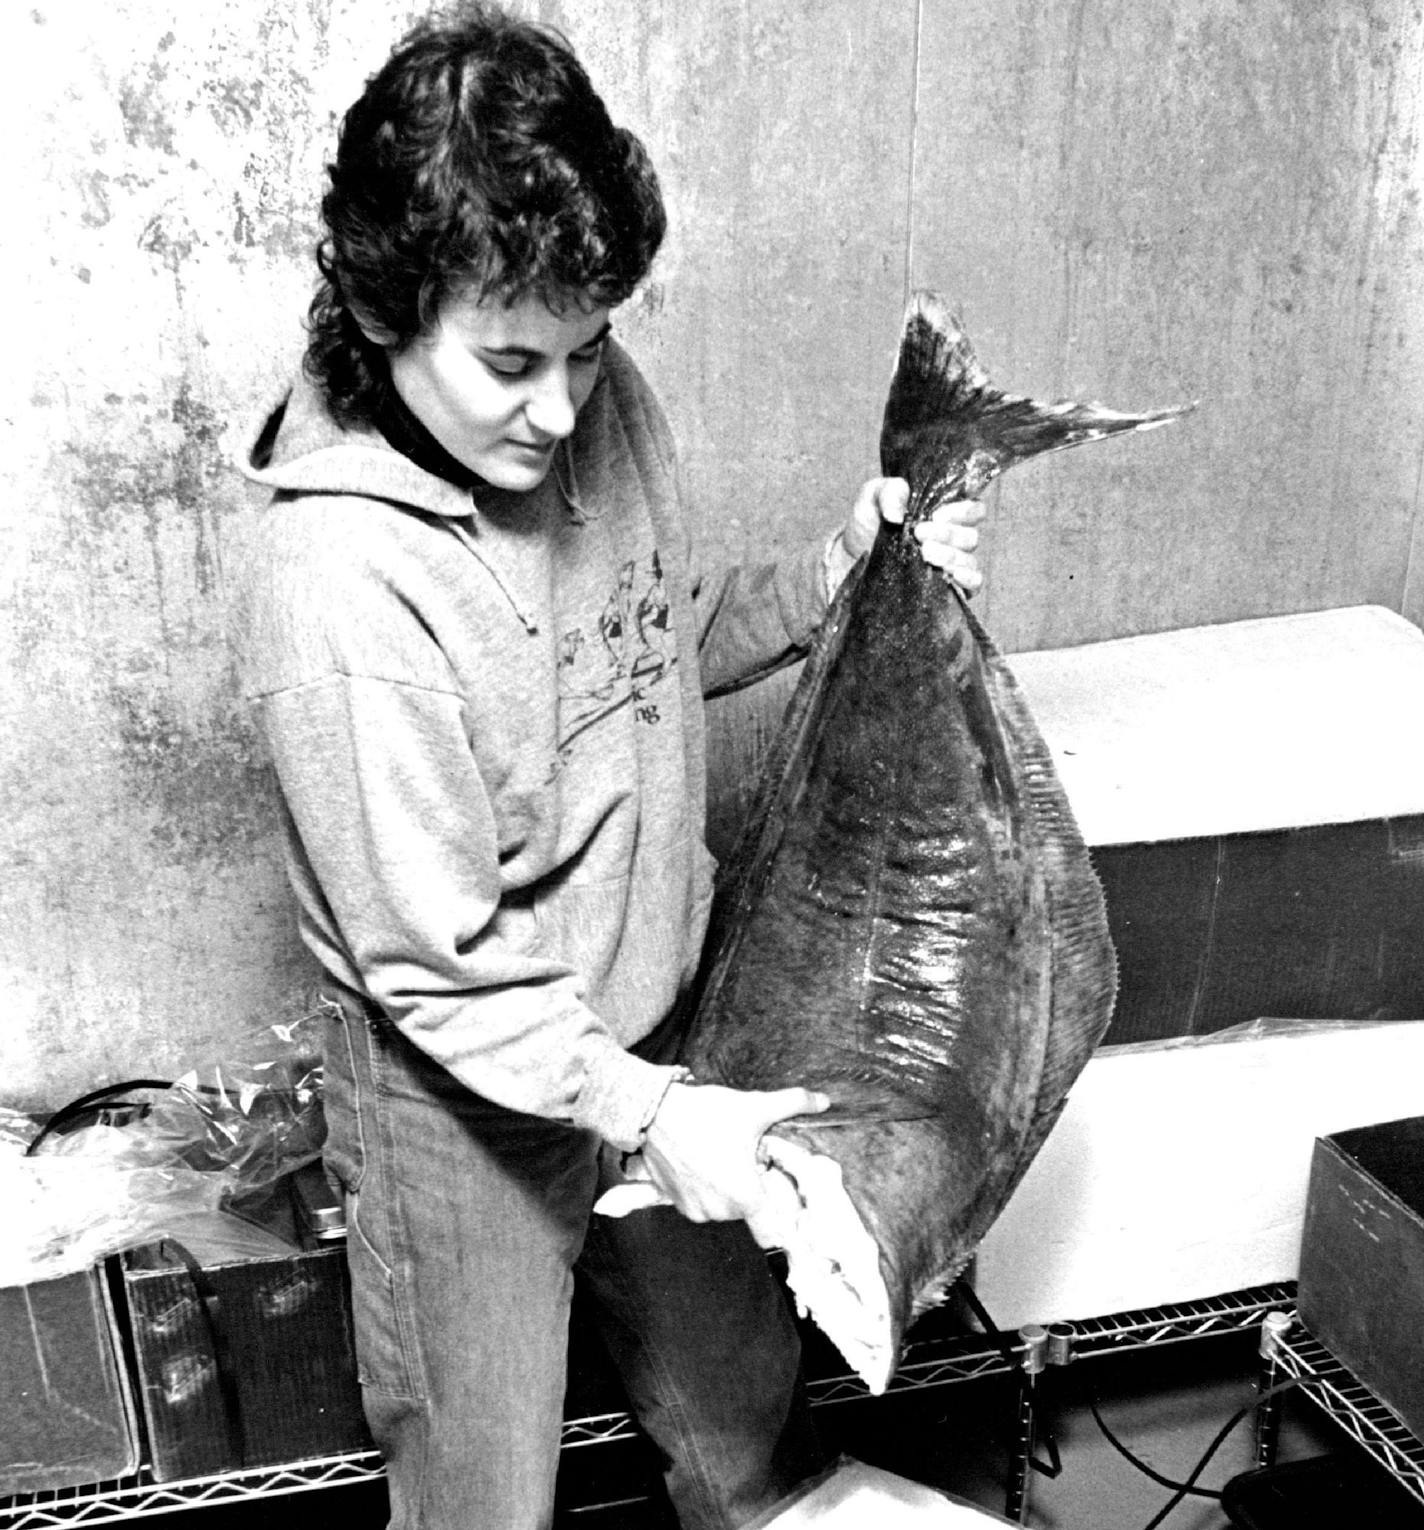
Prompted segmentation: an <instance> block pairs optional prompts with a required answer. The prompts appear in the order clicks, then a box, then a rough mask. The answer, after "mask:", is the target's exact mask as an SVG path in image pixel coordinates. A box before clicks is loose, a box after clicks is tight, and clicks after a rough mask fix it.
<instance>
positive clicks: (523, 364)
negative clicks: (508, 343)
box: [485, 356, 529, 377]
mask: <svg viewBox="0 0 1424 1530" xmlns="http://www.w3.org/2000/svg"><path fill="white" fill-rule="evenodd" d="M485 365H486V366H487V367H488V368H489V369H490V371H491V372H493V373H494V374H495V376H496V377H523V376H524V374H525V373H526V372H527V371H528V370H529V363H528V362H527V361H524V360H522V359H521V358H520V357H518V356H486V357H485Z"/></svg>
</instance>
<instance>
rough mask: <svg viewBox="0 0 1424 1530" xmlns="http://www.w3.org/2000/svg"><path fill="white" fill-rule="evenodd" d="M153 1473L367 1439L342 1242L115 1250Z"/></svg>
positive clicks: (268, 1461)
mask: <svg viewBox="0 0 1424 1530" xmlns="http://www.w3.org/2000/svg"><path fill="white" fill-rule="evenodd" d="M123 1266H124V1271H123V1280H124V1290H125V1296H126V1301H127V1305H128V1311H129V1316H130V1321H131V1324H132V1329H133V1344H134V1353H135V1359H136V1363H137V1370H138V1379H139V1387H140V1397H141V1401H142V1406H143V1418H144V1424H145V1427H146V1429H147V1433H148V1446H149V1454H150V1458H151V1463H152V1469H153V1475H154V1479H155V1480H156V1481H159V1482H170V1481H173V1480H174V1479H176V1478H180V1477H191V1476H203V1475H207V1474H209V1473H212V1472H219V1471H228V1470H232V1469H235V1468H237V1467H243V1466H248V1467H252V1466H270V1465H277V1464H281V1463H284V1462H292V1461H303V1460H311V1459H314V1458H318V1457H322V1456H331V1455H339V1454H343V1453H346V1452H350V1451H359V1450H367V1449H370V1448H371V1439H370V1435H369V1434H368V1432H367V1430H366V1423H365V1416H364V1414H363V1413H362V1409H361V1396H360V1388H359V1385H358V1382H357V1379H356V1360H355V1348H354V1343H353V1339H352V1333H351V1303H350V1295H349V1289H348V1285H347V1276H346V1255H345V1250H344V1249H343V1248H340V1247H332V1248H326V1249H320V1250H317V1251H313V1252H306V1253H293V1254H290V1255H285V1256H281V1257H274V1258H266V1259H255V1260H246V1261H243V1262H241V1263H231V1264H220V1265H215V1266H213V1267H211V1268H207V1269H204V1270H202V1271H201V1272H200V1276H199V1278H197V1279H195V1277H194V1275H193V1274H192V1273H191V1272H190V1271H189V1269H188V1268H187V1267H186V1266H184V1265H183V1264H182V1263H180V1262H178V1261H177V1260H176V1259H175V1258H174V1257H173V1256H172V1255H171V1254H170V1253H165V1246H164V1245H161V1244H158V1245H153V1246H151V1247H149V1248H145V1249H140V1250H136V1251H133V1252H131V1253H129V1254H126V1255H124V1257H123Z"/></svg>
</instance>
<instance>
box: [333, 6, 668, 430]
mask: <svg viewBox="0 0 1424 1530" xmlns="http://www.w3.org/2000/svg"><path fill="white" fill-rule="evenodd" d="M328 174H329V177H330V187H329V189H328V191H327V193H326V195H325V197H324V198H323V199H322V208H321V210H322V219H323V222H324V224H325V227H326V237H325V238H324V239H323V240H322V242H321V244H320V245H319V246H318V249H317V265H318V267H319V268H320V271H321V282H320V284H319V286H318V289H317V293H316V297H315V298H314V299H313V301H312V305H311V312H310V316H309V325H308V331H309V339H308V344H307V353H306V370H307V372H308V374H309V375H310V376H311V377H312V379H313V380H314V381H315V382H316V383H317V384H318V385H319V386H320V387H321V389H322V391H323V393H324V394H325V397H326V401H327V406H328V408H329V409H330V410H331V412H332V414H333V415H334V416H335V417H336V418H337V419H338V420H340V421H341V422H342V423H343V424H347V425H351V424H357V423H361V422H368V421H370V420H372V419H373V418H374V417H375V416H376V415H377V413H378V412H379V410H380V408H381V404H382V400H383V398H384V397H385V390H386V388H387V387H388V378H389V367H388V364H387V358H386V349H387V347H390V348H394V349H397V350H399V349H400V348H401V347H403V346H406V345H409V344H410V343H411V342H412V341H413V340H414V339H416V338H417V336H419V335H421V334H423V333H425V332H426V331H428V330H429V328H430V327H431V325H432V324H433V323H434V320H435V317H436V315H437V313H438V312H439V309H440V306H441V304H442V303H443V302H444V301H445V300H446V298H448V297H449V296H451V294H452V293H455V292H460V293H464V292H467V291H475V292H477V293H478V295H479V297H480V299H481V300H484V299H487V298H489V297H498V298H499V299H501V300H502V301H504V302H517V301H519V300H520V299H522V298H524V297H526V296H528V295H530V294H537V295H538V296H540V297H541V298H543V300H544V301H545V302H546V303H548V304H549V306H550V308H551V309H553V310H554V311H555V312H563V311H564V308H565V307H566V306H567V305H568V304H569V303H570V302H575V303H580V304H585V305H591V306H601V305H607V306H609V307H612V306H613V305H615V304H617V303H620V302H622V301H623V300H624V299H625V298H627V297H628V296H629V295H630V294H631V293H632V291H633V289H634V288H635V287H636V286H637V284H638V283H639V282H640V281H641V280H642V279H643V277H644V276H645V275H646V274H647V272H648V269H649V267H650V266H651V265H652V262H653V257H654V256H655V255H656V254H657V250H658V246H659V245H660V244H661V243H662V238H663V233H664V230H665V228H666V223H667V220H666V216H665V214H664V211H663V203H662V196H661V194H660V192H659V189H658V181H657V176H656V174H655V173H654V171H653V167H652V164H651V162H650V160H649V158H648V155H647V152H646V150H645V149H644V148H643V145H642V144H641V143H640V142H639V141H638V139H637V138H635V137H634V136H633V134H632V133H630V132H628V131H627V130H626V129H624V128H619V127H615V126H614V125H613V123H612V121H611V120H610V119H609V116H608V112H607V109H606V108H605V107H604V105H603V102H602V101H601V100H600V99H599V97H598V95H597V93H596V92H595V91H594V88H593V86H592V84H591V83H590V81H589V78H588V75H587V74H586V73H585V72H584V69H583V66H582V65H581V64H580V63H579V62H578V60H577V59H576V58H575V57H574V54H573V50H572V49H571V48H570V46H569V44H568V42H567V40H566V39H565V38H564V37H563V36H562V35H561V34H560V33H558V32H556V31H554V30H553V29H552V28H548V27H544V26H539V25H535V24H533V23H529V22H525V21H521V20H518V19H516V18H514V17H512V16H508V15H506V14H505V13H504V12H503V11H500V10H498V9H497V8H496V7H494V6H492V5H488V4H485V3H483V0H466V3H462V4H458V5H456V6H455V7H453V8H452V9H450V10H449V11H446V12H444V13H442V14H437V15H435V16H432V17H430V18H427V19H426V20H425V21H422V22H421V23H419V24H418V25H417V26H416V27H414V28H413V29H412V30H411V31H410V32H409V33H408V34H407V35H406V37H405V38H404V39H403V40H402V41H401V42H400V43H399V45H398V46H397V47H396V50H395V52H394V53H392V55H391V57H390V59H389V60H388V61H387V62H386V64H385V66H384V67H383V68H382V69H381V70H380V71H379V73H377V74H375V75H374V76H372V78H371V79H370V80H368V81H367V84H366V89H365V91H364V92H363V93H362V95H361V97H360V99H359V100H358V101H356V102H355V104H354V105H353V106H352V107H351V109H350V110H349V111H348V112H347V113H346V116H345V118H344V119H343V121H342V124H341V132H340V136H339V139H338V143H337V152H336V162H335V164H333V165H330V166H329V167H328ZM358 314H359V315H360V319H361V322H360V323H358V322H357V315H358ZM363 324H364V326H365V328H366V329H367V330H371V331H374V332H375V333H376V334H377V335H379V336H380V338H381V340H382V341H383V342H385V344H376V343H375V342H374V341H372V340H370V339H368V338H367V335H366V334H365V333H363V330H362V325H363Z"/></svg>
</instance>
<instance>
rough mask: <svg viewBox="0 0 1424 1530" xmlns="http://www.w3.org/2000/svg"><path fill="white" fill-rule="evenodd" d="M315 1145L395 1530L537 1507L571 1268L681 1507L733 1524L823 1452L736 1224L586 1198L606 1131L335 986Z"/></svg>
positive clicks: (721, 1525)
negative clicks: (421, 1040)
mask: <svg viewBox="0 0 1424 1530" xmlns="http://www.w3.org/2000/svg"><path fill="white" fill-rule="evenodd" d="M325 1053H326V1069H325V1091H326V1111H327V1123H328V1137H327V1143H326V1149H325V1154H326V1162H327V1167H328V1169H329V1170H330V1171H331V1172H332V1173H333V1174H334V1175H335V1177H336V1178H337V1179H338V1180H339V1181H340V1182H341V1185H342V1188H343V1189H344V1191H345V1192H346V1196H347V1216H348V1229H349V1230H348V1235H347V1250H348V1256H349V1261H350V1269H351V1287H352V1304H353V1311H354V1315H355V1325H356V1349H357V1357H358V1363H359V1367H360V1376H361V1384H362V1392H363V1397H364V1400H365V1407H366V1413H367V1418H368V1420H369V1423H370V1426H371V1431H372V1434H373V1435H374V1436H375V1439H376V1442H377V1444H378V1445H379V1446H380V1448H381V1450H382V1452H383V1454H384V1456H385V1460H386V1468H387V1474H388V1481H389V1486H390V1493H391V1526H392V1530H457V1527H458V1530H545V1527H547V1526H548V1525H549V1524H550V1522H551V1519H552V1515H553V1499H554V1478H555V1472H556V1469H557V1464H558V1452H559V1434H560V1426H561V1423H562V1418H563V1399H564V1383H565V1377H566V1369H567V1340H568V1318H569V1304H570V1299H571V1297H572V1293H573V1284H574V1278H575V1275H577V1277H578V1279H579V1281H580V1282H581V1285H582V1286H583V1287H584V1288H585V1289H586V1290H587V1293H588V1295H589V1297H590V1298H591V1300H590V1302H589V1303H588V1306H589V1308H590V1311H591V1312H593V1313H595V1314H596V1315H597V1321H598V1324H599V1329H600V1333H601V1335H602V1338H603V1340H604V1343H605V1346H606V1348H607V1349H608V1352H609V1354H610V1355H611V1357H612V1358H613V1361H614V1364H615V1366H616V1368H617V1369H618V1371H619V1374H620V1378H621V1380H622V1382H623V1385H624V1389H625V1390H626V1392H627V1394H628V1397H629V1400H630V1402H631V1404H632V1407H633V1411H634V1414H635V1415H636V1417H637V1419H638V1421H639V1423H640V1424H641V1426H642V1427H643V1429H644V1431H645V1433H646V1434H647V1435H648V1436H649V1437H650V1438H651V1439H652V1440H653V1441H654V1443H655V1444H656V1445H657V1446H658V1448H659V1450H660V1451H661V1453H662V1455H663V1458H664V1461H665V1474H666V1482H667V1488H668V1493H669V1496H670V1498H671V1500H672V1502H673V1505H674V1507H675V1508H676V1510H677V1513H678V1517H679V1520H680V1521H681V1524H682V1525H683V1527H684V1530H733V1527H735V1526H739V1525H742V1524H744V1523H745V1522H746V1521H747V1520H749V1519H751V1518H752V1517H754V1516H755V1515H756V1514H758V1513H760V1512H761V1511H762V1510H764V1509H765V1508H767V1507H769V1506H770V1505H771V1504H773V1503H775V1502H776V1501H777V1500H778V1499H780V1498H782V1497H783V1496H785V1494H787V1493H788V1492H790V1491H791V1490H792V1488H794V1487H795V1486H796V1485H797V1483H799V1482H800V1481H801V1480H803V1479H804V1478H805V1477H807V1476H810V1475H812V1474H813V1473H815V1472H817V1471H819V1470H821V1469H822V1468H823V1467H824V1465H825V1464H826V1458H825V1457H824V1455H823V1453H822V1451H821V1448H820V1446H819V1444H818V1442H817V1440H816V1437H815V1432H814V1429H813V1426H812V1424H811V1420H810V1413H809V1408H808V1407H807V1404H806V1400H805V1395H804V1391H803V1389H802V1386H801V1378H800V1352H799V1343H798V1340H797V1336H796V1330H795V1325H794V1323H793V1322H792V1321H791V1318H790V1314H789V1312H788V1311H787V1307H786V1302H785V1298H784V1296H783V1295H782V1292H781V1290H780V1288H779V1287H778V1286H777V1285H776V1283H775V1281H774V1280H773V1279H772V1277H771V1274H770V1272H769V1270H768V1269H767V1265H766V1259H765V1256H764V1255H763V1254H762V1252H761V1250H760V1249H758V1248H757V1247H756V1245H755V1244H754V1243H753V1242H752V1240H751V1237H750V1235H749V1234H748V1233H747V1231H746V1227H745V1225H744V1224H742V1223H740V1222H736V1223H702V1224H698V1223H693V1222H689V1221H687V1220H686V1219H685V1218H683V1217H682V1216H680V1215H678V1213H676V1212H674V1211H672V1210H670V1209H666V1208H664V1209H661V1210H657V1211H651V1212H638V1213H635V1214H634V1215H632V1216H630V1217H627V1218H624V1219H621V1220H615V1219H610V1218H607V1217H594V1216H592V1215H591V1208H592V1205H593V1201H594V1199H595V1197H596V1195H597V1193H598V1179H599V1143H598V1140H597V1139H596V1138H595V1137H593V1136H592V1135H591V1134H590V1133H588V1132H583V1131H577V1130H574V1129H573V1128H570V1127H565V1126H561V1125H559V1124H557V1123H554V1122H549V1121H545V1120H541V1119H539V1118H536V1117H532V1116H525V1115H520V1114H517V1113H514V1112H512V1111H508V1110H505V1109H502V1108H501V1107H499V1106H496V1105H494V1104H491V1103H490V1102H489V1101H487V1100H484V1099H482V1098H480V1097H479V1096H478V1095H474V1094H472V1093H470V1091H469V1090H467V1089H465V1088H464V1087H463V1086H462V1085H460V1084H459V1083H457V1082H456V1080H455V1079H454V1078H453V1077H452V1076H451V1075H450V1074H449V1073H447V1072H446V1071H445V1070H444V1069H443V1068H441V1067H439V1066H438V1065H437V1064H435V1063H433V1062H431V1061H430V1060H429V1059H428V1058H427V1057H426V1056H425V1055H424V1054H423V1053H421V1052H420V1051H419V1050H418V1049H417V1048H416V1047H414V1046H413V1045H412V1044H411V1043H410V1042H408V1041H407V1040H406V1039H405V1037H403V1036H402V1035H401V1034H400V1032H399V1031H397V1030H396V1029H395V1027H394V1026H392V1025H391V1024H390V1023H389V1022H388V1021H387V1020H385V1019H384V1018H383V1017H382V1016H381V1015H380V1013H379V1011H377V1010H376V1009H375V1008H374V1006H371V1005H369V1004H367V1003H365V1002H364V1001H361V1000H357V999H356V998H355V997H354V996H352V995H348V994H346V993H344V992H343V993H342V994H341V995H340V1013H336V1012H335V1011H333V1012H332V1013H331V1017H330V1018H329V1020H328V1022H327V1032H326V1048H325Z"/></svg>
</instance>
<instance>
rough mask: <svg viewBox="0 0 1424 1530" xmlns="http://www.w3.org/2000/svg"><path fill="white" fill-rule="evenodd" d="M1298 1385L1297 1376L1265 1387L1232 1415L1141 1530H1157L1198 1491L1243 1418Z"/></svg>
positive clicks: (1218, 1495)
mask: <svg viewBox="0 0 1424 1530" xmlns="http://www.w3.org/2000/svg"><path fill="white" fill-rule="evenodd" d="M1299 1385H1300V1378H1299V1377H1297V1376H1291V1377H1289V1378H1287V1379H1286V1380H1285V1381H1278V1382H1277V1383H1276V1385H1275V1386H1273V1387H1267V1389H1266V1390H1265V1391H1264V1392H1262V1393H1261V1395H1260V1396H1259V1397H1258V1398H1256V1400H1255V1401H1254V1402H1251V1403H1248V1404H1247V1405H1246V1407H1244V1408H1241V1409H1238V1411H1237V1412H1236V1413H1235V1414H1233V1415H1232V1417H1231V1418H1229V1419H1228V1420H1227V1421H1226V1423H1225V1424H1223V1425H1222V1427H1221V1429H1220V1430H1219V1431H1218V1432H1217V1435H1216V1438H1215V1439H1213V1440H1212V1442H1211V1444H1210V1445H1208V1446H1207V1448H1206V1450H1205V1452H1204V1453H1203V1455H1202V1458H1201V1460H1199V1461H1198V1462H1197V1464H1196V1465H1195V1466H1194V1467H1193V1468H1192V1470H1191V1472H1190V1473H1189V1474H1188V1476H1187V1480H1186V1481H1185V1482H1183V1483H1179V1484H1178V1485H1177V1490H1176V1492H1175V1493H1174V1494H1173V1495H1172V1497H1171V1498H1169V1499H1168V1500H1167V1502H1166V1503H1165V1504H1164V1505H1163V1506H1162V1508H1161V1510H1160V1511H1159V1512H1158V1513H1156V1514H1154V1515H1153V1516H1152V1518H1151V1519H1150V1520H1148V1521H1147V1523H1146V1524H1145V1525H1144V1526H1143V1527H1142V1530H1157V1526H1158V1525H1160V1524H1161V1523H1162V1521H1163V1520H1164V1519H1166V1517H1167V1516H1168V1515H1169V1514H1170V1513H1171V1512H1172V1510H1173V1509H1175V1508H1176V1507H1177V1505H1178V1504H1179V1503H1181V1501H1182V1500H1183V1499H1184V1498H1185V1497H1186V1496H1187V1495H1188V1494H1189V1493H1193V1492H1197V1491H1199V1489H1197V1488H1196V1487H1195V1486H1194V1484H1195V1483H1196V1480H1197V1478H1198V1477H1200V1476H1201V1474H1202V1473H1203V1472H1204V1471H1205V1470H1206V1469H1207V1466H1208V1465H1209V1464H1210V1462H1211V1458H1212V1457H1213V1456H1214V1455H1215V1454H1216V1453H1217V1451H1218V1450H1220V1449H1221V1447H1222V1446H1223V1445H1224V1444H1225V1443H1226V1440H1227V1437H1228V1436H1229V1435H1230V1433H1231V1431H1232V1430H1233V1429H1235V1427H1236V1426H1237V1424H1239V1423H1240V1422H1241V1420H1242V1419H1243V1418H1246V1417H1247V1416H1248V1415H1249V1414H1251V1413H1254V1412H1255V1410H1256V1409H1257V1408H1259V1407H1260V1406H1261V1404H1262V1403H1264V1402H1269V1401H1270V1400H1271V1398H1273V1397H1278V1396H1279V1395H1280V1394H1281V1393H1282V1392H1288V1391H1290V1389H1291V1388H1292V1387H1296V1386H1299ZM1214 1496H1216V1497H1220V1494H1216V1495H1214Z"/></svg>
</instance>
